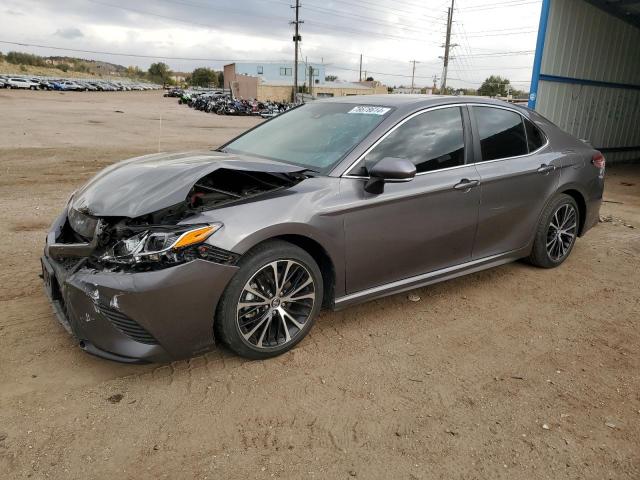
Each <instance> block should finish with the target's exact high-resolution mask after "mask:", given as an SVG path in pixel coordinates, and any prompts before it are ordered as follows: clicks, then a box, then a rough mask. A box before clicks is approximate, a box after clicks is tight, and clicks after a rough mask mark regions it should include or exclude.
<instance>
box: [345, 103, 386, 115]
mask: <svg viewBox="0 0 640 480" xmlns="http://www.w3.org/2000/svg"><path fill="white" fill-rule="evenodd" d="M389 110H391V109H390V108H388V107H376V106H373V105H358V106H357V107H353V108H352V109H351V110H349V112H347V113H362V114H364V115H384V114H385V113H387V112H388V111H389Z"/></svg>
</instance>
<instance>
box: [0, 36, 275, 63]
mask: <svg viewBox="0 0 640 480" xmlns="http://www.w3.org/2000/svg"><path fill="white" fill-rule="evenodd" d="M0 43H4V44H7V45H16V46H20V47H35V48H48V49H50V50H58V51H64V52H75V53H93V54H97V55H113V56H116V57H132V58H149V59H152V60H185V61H195V62H237V61H241V62H251V61H257V62H265V60H251V59H246V60H242V59H233V58H200V57H169V56H164V55H143V54H137V53H122V52H107V51H104V50H83V49H78V48H66V47H56V46H52V45H38V44H35V43H24V42H10V41H8V40H0Z"/></svg>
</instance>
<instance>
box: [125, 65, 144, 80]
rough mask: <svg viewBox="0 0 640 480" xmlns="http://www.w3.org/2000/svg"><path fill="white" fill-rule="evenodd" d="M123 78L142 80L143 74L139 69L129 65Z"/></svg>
mask: <svg viewBox="0 0 640 480" xmlns="http://www.w3.org/2000/svg"><path fill="white" fill-rule="evenodd" d="M124 74H125V76H127V77H129V78H142V77H144V72H143V71H142V70H141V69H140V67H138V66H135V65H130V66H128V67H127V69H126V70H125V72H124Z"/></svg>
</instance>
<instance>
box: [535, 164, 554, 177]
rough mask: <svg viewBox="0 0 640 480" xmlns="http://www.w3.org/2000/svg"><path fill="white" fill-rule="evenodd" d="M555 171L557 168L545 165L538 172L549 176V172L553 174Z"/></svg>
mask: <svg viewBox="0 0 640 480" xmlns="http://www.w3.org/2000/svg"><path fill="white" fill-rule="evenodd" d="M555 169H556V167H555V166H553V165H547V164H546V163H543V164H542V165H540V168H538V170H537V172H538V173H542V174H543V175H547V174H548V173H549V172H553V171H554V170H555Z"/></svg>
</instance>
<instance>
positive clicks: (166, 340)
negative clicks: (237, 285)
mask: <svg viewBox="0 0 640 480" xmlns="http://www.w3.org/2000/svg"><path fill="white" fill-rule="evenodd" d="M64 222H66V215H62V216H61V217H59V218H58V219H57V220H56V222H55V223H54V225H53V227H52V229H51V232H50V233H49V235H48V237H47V246H46V247H45V252H44V255H43V257H42V259H41V261H42V271H43V280H44V284H45V290H46V292H47V295H48V296H49V299H50V301H51V303H52V305H53V308H54V311H55V313H56V316H57V317H58V320H59V321H60V323H61V324H62V325H63V326H64V327H65V328H66V329H67V330H68V331H69V332H70V333H71V334H73V335H74V336H75V337H76V339H77V340H78V342H79V345H80V347H81V348H82V349H84V350H85V351H86V352H88V353H91V354H94V355H97V356H99V357H102V358H106V359H109V360H116V361H120V362H127V363H142V362H163V361H167V360H174V359H180V358H186V357H190V356H193V355H198V354H201V353H204V352H206V351H208V350H211V349H212V348H213V346H214V337H213V319H214V313H215V309H216V306H217V304H218V300H219V299H220V296H221V295H222V293H223V291H224V289H225V287H226V286H227V284H228V282H229V281H230V279H231V277H232V276H233V275H234V274H235V272H236V271H237V267H235V266H231V265H222V264H217V263H214V262H210V261H205V260H199V259H198V260H193V261H191V262H188V263H184V264H180V265H176V266H173V267H169V268H165V269H162V270H156V271H148V272H109V271H100V270H96V269H93V268H88V267H87V266H86V265H85V264H86V261H85V260H84V259H78V258H75V259H60V258H58V257H54V256H52V255H50V252H49V245H51V244H55V242H56V240H57V234H58V233H59V232H60V231H61V228H62V225H64Z"/></svg>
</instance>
